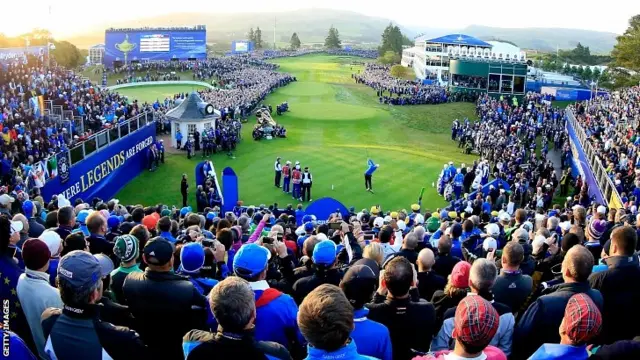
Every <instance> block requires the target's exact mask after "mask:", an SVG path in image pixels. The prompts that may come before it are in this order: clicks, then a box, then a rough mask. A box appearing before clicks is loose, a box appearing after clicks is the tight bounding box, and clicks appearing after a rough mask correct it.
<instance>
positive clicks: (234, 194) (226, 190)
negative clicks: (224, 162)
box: [222, 167, 239, 212]
mask: <svg viewBox="0 0 640 360" xmlns="http://www.w3.org/2000/svg"><path fill="white" fill-rule="evenodd" d="M222 191H223V194H224V206H223V207H222V210H223V211H224V212H227V211H232V210H233V207H234V206H236V203H237V202H238V199H239V195H238V175H236V172H235V171H233V169H232V168H230V167H226V168H224V170H222Z"/></svg>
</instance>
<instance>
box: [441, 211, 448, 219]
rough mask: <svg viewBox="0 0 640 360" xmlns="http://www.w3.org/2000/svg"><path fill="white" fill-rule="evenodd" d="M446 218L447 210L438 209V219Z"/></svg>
mask: <svg viewBox="0 0 640 360" xmlns="http://www.w3.org/2000/svg"><path fill="white" fill-rule="evenodd" d="M447 218H449V213H448V212H447V210H442V211H440V221H442V220H446V219H447Z"/></svg>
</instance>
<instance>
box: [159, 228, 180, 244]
mask: <svg viewBox="0 0 640 360" xmlns="http://www.w3.org/2000/svg"><path fill="white" fill-rule="evenodd" d="M160 236H161V237H163V238H165V239H166V240H169V241H170V242H172V243H173V244H175V243H176V241H177V240H176V238H175V237H173V235H171V233H170V232H168V231H163V232H161V233H160Z"/></svg>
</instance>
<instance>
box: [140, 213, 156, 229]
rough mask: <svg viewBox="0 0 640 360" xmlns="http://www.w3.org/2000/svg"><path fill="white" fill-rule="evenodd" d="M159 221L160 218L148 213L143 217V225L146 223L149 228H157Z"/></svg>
mask: <svg viewBox="0 0 640 360" xmlns="http://www.w3.org/2000/svg"><path fill="white" fill-rule="evenodd" d="M157 223H158V218H156V217H155V216H153V215H147V216H145V217H143V218H142V225H144V226H145V227H146V228H147V230H153V229H155V228H156V224H157Z"/></svg>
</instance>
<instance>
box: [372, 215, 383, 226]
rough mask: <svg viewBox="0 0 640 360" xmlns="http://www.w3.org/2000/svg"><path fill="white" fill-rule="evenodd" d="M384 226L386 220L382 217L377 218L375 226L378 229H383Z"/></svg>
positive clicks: (374, 222)
mask: <svg viewBox="0 0 640 360" xmlns="http://www.w3.org/2000/svg"><path fill="white" fill-rule="evenodd" d="M382 225H384V219H383V218H381V217H379V216H378V217H377V218H375V220H373V226H374V227H377V228H381V227H382Z"/></svg>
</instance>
